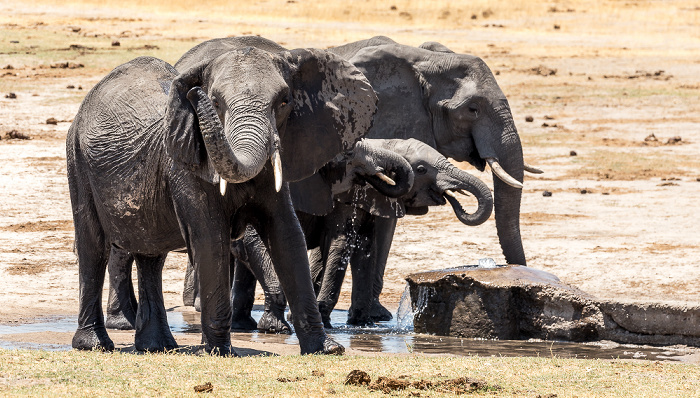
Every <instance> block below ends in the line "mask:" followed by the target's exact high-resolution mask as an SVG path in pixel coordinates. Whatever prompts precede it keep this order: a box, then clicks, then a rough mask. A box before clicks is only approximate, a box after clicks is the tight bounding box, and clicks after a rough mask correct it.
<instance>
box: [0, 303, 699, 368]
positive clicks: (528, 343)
mask: <svg viewBox="0 0 700 398" xmlns="http://www.w3.org/2000/svg"><path fill="white" fill-rule="evenodd" d="M182 310H184V311H182ZM260 316H262V310H256V311H253V318H255V319H256V320H257V319H259V317H260ZM346 319H347V311H344V310H335V311H333V313H332V315H331V323H332V324H333V325H334V326H335V328H334V329H332V330H329V331H328V332H329V335H330V336H332V337H333V338H334V339H335V340H336V341H338V342H339V343H341V344H343V345H344V346H345V347H347V348H349V349H352V350H358V351H365V352H381V353H388V354H407V353H422V354H434V355H444V354H451V355H464V356H468V355H478V356H485V357H488V356H507V357H519V356H529V357H557V358H581V359H642V360H652V361H672V362H688V361H692V360H693V359H692V358H693V357H695V356H697V353H698V349H696V348H688V347H680V346H673V347H655V346H638V345H626V344H617V343H613V342H595V343H570V342H556V341H542V340H476V339H463V338H457V337H445V336H432V335H423V334H415V333H413V332H412V331H411V330H410V328H406V327H403V328H399V327H398V326H397V322H396V321H395V320H392V321H389V322H379V323H377V325H376V326H374V327H366V328H359V327H350V326H347V325H345V321H346ZM168 323H169V324H170V329H171V331H172V332H173V334H174V335H175V337H176V338H177V335H178V334H199V333H201V324H200V320H199V313H197V312H194V311H192V310H190V309H189V308H188V309H184V308H180V307H178V308H176V309H173V310H171V311H169V312H168ZM76 327H77V318H76V317H75V316H66V317H54V318H44V319H38V320H37V322H35V323H25V324H16V325H0V348H3V349H33V350H46V351H62V350H70V349H71V347H70V345H64V344H46V343H32V342H26V341H23V342H16V341H11V339H12V337H13V335H14V336H16V335H18V334H30V333H44V332H64V333H65V332H68V333H73V332H75V329H76ZM232 338H233V345H234V346H235V345H236V343H235V341H249V342H254V343H278V344H279V343H281V344H289V345H296V344H298V340H297V338H296V336H295V335H278V334H266V333H262V332H250V333H246V332H235V333H234V334H233V336H232Z"/></svg>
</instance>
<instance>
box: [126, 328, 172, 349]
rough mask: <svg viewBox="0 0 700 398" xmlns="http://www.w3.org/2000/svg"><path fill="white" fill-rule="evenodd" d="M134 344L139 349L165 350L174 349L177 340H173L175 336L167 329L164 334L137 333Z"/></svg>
mask: <svg viewBox="0 0 700 398" xmlns="http://www.w3.org/2000/svg"><path fill="white" fill-rule="evenodd" d="M135 346H136V349H137V350H139V351H147V352H165V351H170V350H174V349H176V348H177V342H175V338H174V337H173V335H172V334H171V333H170V331H168V333H167V335H165V336H153V335H151V336H148V335H146V336H144V335H138V336H136V344H135Z"/></svg>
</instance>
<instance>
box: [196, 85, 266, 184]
mask: <svg viewBox="0 0 700 398" xmlns="http://www.w3.org/2000/svg"><path fill="white" fill-rule="evenodd" d="M187 98H188V99H189V100H190V102H191V103H192V106H193V107H194V109H195V111H196V112H197V118H198V119H199V126H200V129H201V131H202V138H203V141H204V145H205V146H206V149H207V156H208V157H209V160H210V161H211V163H212V165H213V166H214V169H215V170H216V172H217V173H218V174H219V175H220V176H221V178H223V179H225V180H226V181H228V182H231V183H240V182H245V181H248V180H250V179H251V178H253V177H255V176H256V175H257V174H258V173H259V172H260V171H261V170H262V168H263V167H264V166H265V162H266V160H267V158H268V157H269V150H268V148H267V147H268V142H269V136H270V132H269V131H268V132H266V131H264V129H263V128H261V126H258V124H256V123H242V122H236V121H232V122H231V123H230V126H229V128H228V129H224V126H223V125H222V123H221V121H220V120H219V116H218V115H217V114H216V111H215V110H214V105H213V104H212V103H211V100H210V99H209V97H207V95H206V94H205V93H204V91H203V90H202V89H201V88H200V87H194V88H193V89H191V90H190V91H189V92H188V93H187ZM242 117H243V116H237V118H242ZM227 130H228V133H227Z"/></svg>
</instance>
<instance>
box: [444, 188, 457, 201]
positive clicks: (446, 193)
mask: <svg viewBox="0 0 700 398" xmlns="http://www.w3.org/2000/svg"><path fill="white" fill-rule="evenodd" d="M443 193H444V194H445V195H447V196H451V197H453V198H455V199H457V195H455V193H454V192H452V191H450V190H449V189H446V190H445V192H443Z"/></svg>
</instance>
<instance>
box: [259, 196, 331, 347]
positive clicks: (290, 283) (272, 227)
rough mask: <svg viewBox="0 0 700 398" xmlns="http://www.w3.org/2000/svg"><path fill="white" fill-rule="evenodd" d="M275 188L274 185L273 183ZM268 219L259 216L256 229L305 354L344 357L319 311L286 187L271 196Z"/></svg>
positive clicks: (267, 211)
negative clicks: (292, 318)
mask: <svg viewBox="0 0 700 398" xmlns="http://www.w3.org/2000/svg"><path fill="white" fill-rule="evenodd" d="M270 186H272V184H270ZM269 196H271V197H270V198H269V199H268V203H266V204H265V205H264V207H265V208H266V211H265V215H266V217H257V221H258V224H257V225H255V229H256V230H257V231H258V233H259V234H260V237H261V239H262V241H263V243H264V244H265V246H266V248H267V250H268V253H269V254H270V258H271V260H272V263H273V264H274V267H275V271H276V272H277V275H279V276H280V284H281V286H282V290H283V291H284V293H285V296H287V297H288V298H289V307H290V309H291V311H292V313H293V314H294V321H293V322H294V330H295V332H296V334H297V338H298V339H299V346H300V348H301V353H302V354H313V353H322V354H342V353H343V352H344V351H345V348H344V347H343V346H342V345H340V344H338V343H337V342H335V341H334V340H333V339H331V338H329V337H328V336H327V335H326V332H325V331H324V329H323V322H322V321H321V314H320V313H319V312H318V306H317V304H316V296H315V295H314V289H313V285H312V283H311V273H310V272H309V259H308V257H307V254H306V242H305V240H304V234H303V232H302V230H301V227H300V225H299V221H298V220H297V217H296V214H295V213H294V208H293V207H292V202H291V199H290V197H289V187H288V186H287V185H284V187H283V189H282V191H281V192H279V193H278V194H274V193H272V195H269Z"/></svg>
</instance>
